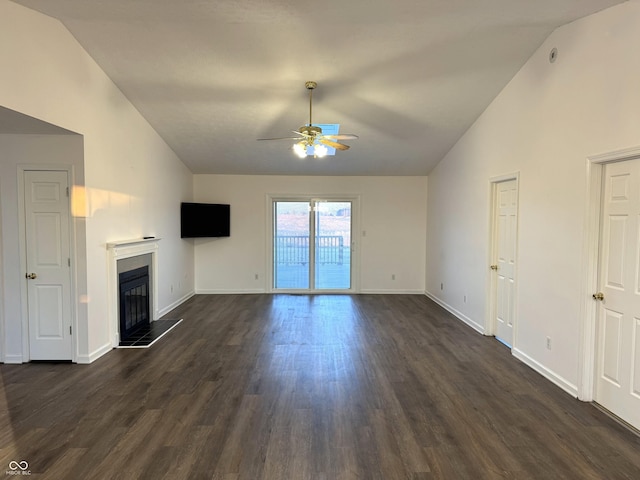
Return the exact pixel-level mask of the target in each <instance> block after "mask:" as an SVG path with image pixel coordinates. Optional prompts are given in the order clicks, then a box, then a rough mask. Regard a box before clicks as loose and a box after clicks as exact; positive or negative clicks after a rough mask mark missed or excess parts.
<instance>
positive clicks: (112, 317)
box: [90, 238, 160, 356]
mask: <svg viewBox="0 0 640 480" xmlns="http://www.w3.org/2000/svg"><path fill="white" fill-rule="evenodd" d="M159 241H160V239H159V238H148V239H147V238H145V239H143V238H140V239H138V240H123V241H116V242H107V251H108V254H109V255H108V257H109V259H108V263H109V264H108V267H107V271H108V274H107V290H108V297H107V310H108V318H109V333H110V335H111V346H112V347H113V348H115V347H117V346H118V345H119V344H120V333H119V322H118V260H122V259H124V258H131V257H137V256H139V255H147V254H151V295H152V302H153V307H152V308H153V317H152V320H156V319H157V318H158V250H159V245H158V242H159ZM90 356H91V355H90Z"/></svg>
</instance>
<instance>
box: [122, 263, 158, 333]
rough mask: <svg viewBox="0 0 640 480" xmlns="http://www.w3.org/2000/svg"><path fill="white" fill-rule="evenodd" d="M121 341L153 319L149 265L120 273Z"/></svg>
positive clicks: (145, 326)
mask: <svg viewBox="0 0 640 480" xmlns="http://www.w3.org/2000/svg"><path fill="white" fill-rule="evenodd" d="M118 285H119V291H120V294H119V297H118V298H119V307H120V308H119V310H120V315H119V317H120V341H126V340H128V339H129V338H130V337H131V336H132V335H134V334H135V333H136V331H138V330H140V329H141V328H148V326H149V322H150V321H151V312H150V308H149V300H150V292H149V267H148V266H147V265H145V266H143V267H140V268H135V269H133V270H128V271H126V272H122V273H120V274H119V275H118Z"/></svg>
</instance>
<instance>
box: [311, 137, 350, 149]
mask: <svg viewBox="0 0 640 480" xmlns="http://www.w3.org/2000/svg"><path fill="white" fill-rule="evenodd" d="M318 142H320V143H322V144H323V145H327V146H328V147H333V148H335V149H336V150H349V148H350V147H349V145H343V144H342V143H338V142H332V141H331V140H327V139H326V138H321V139H319V140H318Z"/></svg>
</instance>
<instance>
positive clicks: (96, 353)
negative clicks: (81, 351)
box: [76, 343, 113, 364]
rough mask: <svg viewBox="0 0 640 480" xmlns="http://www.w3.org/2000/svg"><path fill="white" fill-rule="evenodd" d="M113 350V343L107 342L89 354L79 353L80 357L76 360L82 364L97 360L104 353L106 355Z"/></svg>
mask: <svg viewBox="0 0 640 480" xmlns="http://www.w3.org/2000/svg"><path fill="white" fill-rule="evenodd" d="M111 350H113V346H112V345H111V343H106V344H104V345H103V346H101V347H100V348H97V349H96V350H94V351H93V352H91V353H90V354H89V355H78V358H77V359H76V360H77V363H82V364H86V363H91V362H95V361H96V360H97V359H99V358H100V357H101V356H103V355H106V354H107V353H109V352H110V351H111Z"/></svg>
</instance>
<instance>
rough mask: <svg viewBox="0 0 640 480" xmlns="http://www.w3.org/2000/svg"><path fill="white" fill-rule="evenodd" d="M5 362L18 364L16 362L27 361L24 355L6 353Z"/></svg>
mask: <svg viewBox="0 0 640 480" xmlns="http://www.w3.org/2000/svg"><path fill="white" fill-rule="evenodd" d="M3 363H6V364H16V363H25V362H24V359H23V358H22V355H8V354H7V355H5V356H4V361H3Z"/></svg>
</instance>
